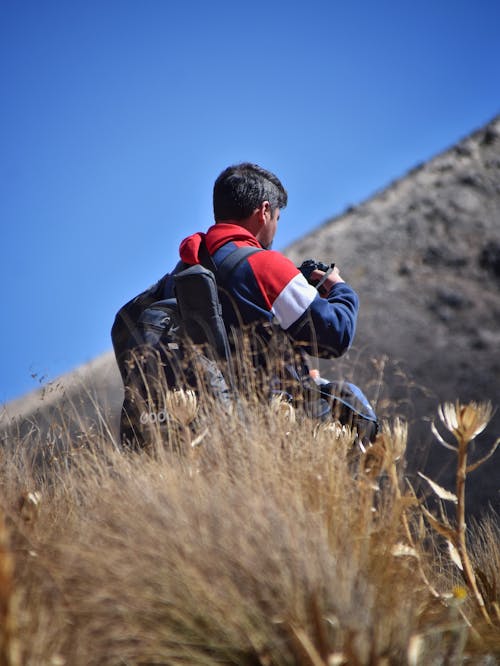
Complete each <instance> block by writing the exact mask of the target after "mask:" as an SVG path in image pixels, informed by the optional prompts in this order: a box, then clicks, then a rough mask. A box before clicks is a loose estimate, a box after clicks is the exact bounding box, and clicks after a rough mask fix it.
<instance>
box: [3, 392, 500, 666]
mask: <svg viewBox="0 0 500 666" xmlns="http://www.w3.org/2000/svg"><path fill="white" fill-rule="evenodd" d="M178 399H179V396H177V398H176V399H175V400H173V403H174V402H175V401H177V402H179V400H178ZM189 400H190V399H188V403H187V404H188V405H189V404H190V403H189ZM173 403H172V404H173ZM181 403H182V401H181ZM182 404H184V407H185V405H186V403H182ZM184 414H185V411H184ZM294 416H295V415H294V414H293V412H291V411H290V409H289V408H288V406H286V405H284V406H283V405H280V404H278V403H275V404H274V405H273V406H272V408H268V407H267V406H265V407H264V406H262V405H260V404H259V403H255V402H252V403H251V404H244V403H242V404H241V405H240V409H239V410H238V411H235V412H234V413H233V414H231V415H228V414H227V413H226V412H221V411H220V410H218V409H217V407H216V406H215V405H211V406H210V408H209V409H207V410H201V411H200V412H199V413H198V416H197V421H196V426H195V427H188V425H189V424H186V419H187V417H185V416H184V417H182V418H181V419H180V420H181V421H182V423H181V424H180V427H178V428H175V429H174V428H172V429H171V435H170V440H169V441H168V442H166V443H165V441H161V440H160V438H158V439H157V440H156V441H155V442H153V443H152V447H151V452H150V453H149V454H137V453H133V454H126V453H122V452H120V451H119V450H118V449H117V446H116V442H115V441H113V439H112V437H111V436H110V435H109V433H107V431H106V428H104V427H102V424H101V425H100V426H98V427H96V428H95V429H94V430H93V431H91V432H90V433H88V434H87V436H83V437H80V439H78V440H75V439H74V437H73V435H72V434H71V432H70V429H69V428H66V429H65V428H64V427H62V430H60V432H59V435H60V436H59V439H58V445H57V446H56V445H55V444H54V441H51V440H49V441H47V440H43V441H36V433H35V434H33V435H32V436H31V439H30V441H29V447H28V446H27V444H28V442H19V441H12V442H11V446H10V449H9V448H7V449H5V450H4V451H3V454H2V458H1V468H2V471H1V486H0V506H1V508H2V511H3V516H4V517H5V520H4V521H3V522H0V612H1V613H2V622H3V627H4V628H3V633H2V634H1V641H2V642H1V643H0V649H1V654H0V663H1V664H6V665H7V664H9V665H10V666H17V664H26V665H30V666H39V665H40V664H47V665H50V664H52V665H53V666H58V665H59V666H63V665H64V664H66V665H72V666H73V665H74V666H79V665H82V666H83V665H85V666H90V665H93V664H96V665H97V664H99V665H106V664H110V665H111V664H113V665H115V664H116V665H118V664H120V665H135V664H172V665H181V664H182V665H186V664H193V665H200V666H212V665H215V664H219V665H220V664H234V665H241V666H246V665H248V666H250V665H261V666H274V665H291V664H299V665H301V666H302V665H303V666H306V665H307V666H309V665H310V666H320V665H322V666H334V665H341V664H349V665H353V666H356V665H362V664H367V665H368V664H379V665H381V666H382V665H386V664H395V665H400V664H409V665H412V666H417V665H422V666H424V665H427V664H461V663H464V664H465V663H467V664H471V663H484V664H487V663H494V660H495V655H497V656H498V655H499V654H500V646H499V642H498V626H499V624H500V617H496V616H495V609H498V603H499V599H500V580H499V574H498V571H499V570H500V567H499V564H500V535H499V532H498V528H497V527H496V526H495V523H494V522H492V521H491V522H487V523H483V524H482V525H479V526H476V527H475V528H474V534H469V537H470V541H471V543H473V544H474V545H473V547H470V548H469V551H468V552H469V556H470V561H471V566H472V567H473V568H474V569H475V571H476V577H477V579H478V585H479V588H480V589H482V594H483V595H485V596H486V595H488V596H487V598H488V612H489V614H490V619H491V626H489V625H488V624H487V623H486V622H485V621H484V617H483V615H482V613H481V610H480V609H479V608H478V606H477V604H475V603H474V601H473V599H472V598H471V596H470V595H469V596H466V595H465V594H464V590H466V584H465V583H463V582H462V581H461V579H460V572H459V570H458V569H457V567H456V566H455V564H454V563H453V562H452V560H451V559H450V557H449V556H448V554H447V552H445V551H443V550H441V549H440V544H439V541H438V537H436V536H434V534H433V530H431V529H429V527H427V526H426V525H427V524H426V523H424V522H423V521H422V520H421V507H420V504H419V502H418V501H417V500H416V498H415V497H414V495H413V493H412V491H411V489H409V488H408V485H407V483H406V482H405V480H404V450H405V443H406V430H405V426H404V424H403V423H401V422H399V421H395V422H394V423H392V424H391V425H386V427H385V428H384V431H383V433H382V435H381V436H380V437H379V438H378V440H377V442H376V444H375V445H374V446H373V447H371V448H369V449H368V450H367V451H366V452H362V451H361V450H359V449H356V447H353V437H352V435H351V433H350V432H349V431H347V430H346V431H344V432H340V431H339V430H338V429H336V428H335V427H328V426H319V427H318V426H317V424H315V423H314V422H312V421H310V420H308V419H304V418H294ZM65 419H66V420H65V421H64V423H67V415H65ZM61 433H62V435H61ZM174 440H175V441H174ZM76 442H77V443H76ZM35 450H36V451H38V453H37V455H35V454H34V453H33V451H35ZM40 450H43V451H44V455H42V456H40V453H39V452H40ZM172 451H175V453H173V452H172ZM179 451H180V453H179ZM479 572H481V573H479ZM481 586H482V588H481ZM486 588H487V590H486ZM464 596H466V598H464ZM488 655H489V656H488ZM483 659H486V660H487V659H491V660H492V661H481V660H483Z"/></svg>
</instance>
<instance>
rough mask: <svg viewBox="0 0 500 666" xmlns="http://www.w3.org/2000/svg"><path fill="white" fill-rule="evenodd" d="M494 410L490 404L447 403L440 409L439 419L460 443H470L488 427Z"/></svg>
mask: <svg viewBox="0 0 500 666" xmlns="http://www.w3.org/2000/svg"><path fill="white" fill-rule="evenodd" d="M492 412H493V408H492V406H491V403H490V402H485V403H477V402H470V403H469V404H468V405H462V404H460V403H459V402H458V401H457V402H455V404H452V403H451V402H447V403H445V404H444V405H442V406H440V407H439V409H438V414H439V418H440V419H441V421H442V422H443V424H444V425H445V426H446V428H448V430H449V431H450V432H451V433H452V434H453V436H454V437H455V438H456V439H457V441H459V442H465V443H468V442H470V441H471V440H473V439H474V437H477V435H479V434H480V433H481V432H483V430H484V429H485V428H486V426H487V425H488V422H489V420H490V419H491V415H492Z"/></svg>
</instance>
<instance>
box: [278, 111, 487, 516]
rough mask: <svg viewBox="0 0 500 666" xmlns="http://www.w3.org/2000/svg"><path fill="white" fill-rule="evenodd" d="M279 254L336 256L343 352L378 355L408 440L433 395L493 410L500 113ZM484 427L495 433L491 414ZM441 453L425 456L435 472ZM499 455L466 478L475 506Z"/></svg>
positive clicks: (431, 409) (420, 430)
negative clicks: (351, 296) (347, 327)
mask: <svg viewBox="0 0 500 666" xmlns="http://www.w3.org/2000/svg"><path fill="white" fill-rule="evenodd" d="M285 254H287V255H288V256H289V257H290V258H292V259H293V260H294V261H296V262H300V261H302V260H303V259H304V258H306V257H314V258H317V259H321V260H323V261H326V262H328V261H336V262H337V263H338V265H339V268H340V269H341V272H342V274H343V276H344V278H345V279H346V280H347V281H348V282H350V283H351V284H352V285H353V287H354V288H355V289H356V290H357V291H358V293H359V295H360V299H361V313H360V319H359V326H358V332H357V337H356V343H355V349H356V350H357V351H358V352H359V353H360V354H361V355H362V358H363V360H364V361H366V360H367V359H369V358H371V357H373V358H375V359H382V358H383V357H384V355H387V356H388V358H389V359H390V363H388V364H386V366H385V369H386V373H387V374H386V376H385V377H384V389H385V391H386V394H387V395H388V397H389V398H390V399H391V400H392V402H397V401H398V400H399V399H401V398H402V397H403V396H402V394H401V392H402V391H403V390H405V389H406V390H407V391H408V392H410V393H411V401H412V409H413V417H414V420H415V421H416V422H417V424H420V426H418V425H417V427H416V428H414V430H415V433H416V434H415V436H414V440H416V439H418V440H419V442H418V443H420V444H421V443H422V442H423V441H424V440H425V439H426V438H427V439H429V435H428V433H429V428H428V425H426V427H423V426H422V422H423V419H425V418H426V417H428V416H430V415H434V414H435V411H436V407H437V405H438V404H439V403H440V402H443V401H445V400H451V401H454V400H455V399H457V398H459V399H460V400H462V401H470V400H476V401H484V400H491V401H492V402H493V404H494V405H495V406H497V407H500V116H499V117H496V118H495V119H493V120H492V121H491V122H490V123H489V124H488V125H487V126H486V127H483V128H482V129H480V130H478V131H476V132H474V133H473V134H472V135H471V136H469V137H467V138H466V139H464V140H463V141H461V142H460V143H459V144H458V145H456V146H454V147H452V148H451V149H450V150H447V151H445V152H443V153H442V154H440V155H438V156H436V157H435V158H434V159H432V160H430V161H429V162H428V163H426V164H424V165H422V166H419V167H418V168H416V169H413V170H412V171H410V172H409V173H408V174H407V175H406V176H404V177H403V178H401V179H400V180H398V181H396V182H394V183H392V184H391V185H390V186H389V187H387V188H386V189H384V190H383V191H381V192H379V193H378V194H376V195H375V196H374V197H372V198H371V199H369V200H368V201H365V202H364V203H362V204H361V205H359V206H356V207H354V208H351V209H349V210H348V211H346V212H345V213H344V214H343V215H341V216H340V217H337V218H335V219H332V220H330V221H328V222H326V223H325V224H324V225H322V226H321V227H319V228H318V229H316V230H315V231H313V232H312V233H311V234H308V236H306V237H304V238H303V239H301V240H299V241H298V242H296V243H294V244H293V245H291V246H290V247H288V248H287V249H286V250H285ZM352 356H353V355H352V354H351V357H352ZM356 363H357V364H358V365H362V366H363V365H366V363H361V364H359V360H357V361H356ZM378 367H379V368H380V363H379V364H378ZM372 375H373V373H372ZM361 380H364V381H368V382H369V381H370V374H369V373H367V372H366V371H365V374H364V375H363V374H362V375H361ZM487 432H488V433H489V435H488V436H487V437H486V439H487V441H491V439H493V438H494V437H495V436H498V435H499V434H500V410H499V411H497V413H496V415H495V417H494V419H493V421H492V422H491V425H490V427H489V428H488V431H487ZM414 446H417V443H416V442H414ZM444 453H445V454H446V455H444V454H442V455H439V456H438V457H437V458H436V455H435V453H434V451H432V452H431V463H430V465H431V466H432V467H433V468H434V471H436V472H440V471H441V469H440V468H441V464H444V462H445V460H444V459H445V457H446V458H448V457H449V455H451V456H452V454H447V453H446V452H444ZM499 462H500V453H497V454H496V456H495V457H494V459H493V460H492V461H491V462H490V463H489V464H488V465H487V466H485V467H484V468H483V470H482V472H476V473H475V474H476V475H480V477H481V478H480V480H479V481H475V480H474V479H471V483H472V484H473V485H474V488H473V490H474V492H475V497H474V502H475V503H476V504H477V505H478V506H481V507H482V506H485V504H486V503H487V501H492V502H493V503H494V505H495V506H496V507H497V508H500V504H499V487H500V474H499V473H498V471H497V470H498V464H499ZM448 477H449V475H448Z"/></svg>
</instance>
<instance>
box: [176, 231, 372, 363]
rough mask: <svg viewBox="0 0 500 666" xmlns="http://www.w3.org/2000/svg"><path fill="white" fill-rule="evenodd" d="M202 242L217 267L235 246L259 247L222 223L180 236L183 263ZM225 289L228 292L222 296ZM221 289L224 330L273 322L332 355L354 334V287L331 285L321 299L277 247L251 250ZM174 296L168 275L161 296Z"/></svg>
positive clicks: (311, 348)
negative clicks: (186, 236) (251, 252)
mask: <svg viewBox="0 0 500 666" xmlns="http://www.w3.org/2000/svg"><path fill="white" fill-rule="evenodd" d="M202 242H204V243H205V245H206V248H207V249H208V252H209V253H210V255H211V257H212V259H213V261H214V263H215V265H216V266H218V265H219V264H220V263H221V262H222V260H223V259H224V258H225V257H226V256H227V255H228V254H229V253H231V252H232V251H233V250H234V249H236V248H237V247H242V246H251V247H257V248H261V247H262V246H261V245H260V243H259V242H258V240H257V239H256V238H255V236H254V235H253V234H252V233H250V232H249V231H247V230H246V229H244V228H243V227H240V226H239V225H236V224H227V223H224V222H220V223H218V224H215V225H213V226H212V227H210V229H208V231H207V232H206V234H204V233H196V234H193V235H192V236H189V237H188V238H185V239H184V240H183V241H182V243H181V245H180V251H179V253H180V258H181V261H182V262H183V263H184V264H199V263H201V260H200V246H201V244H202ZM178 266H179V267H182V264H181V265H178ZM176 270H178V269H176ZM175 272H176V271H174V273H175ZM224 291H226V292H227V294H228V296H226V297H224ZM224 291H223V292H222V295H221V305H222V312H223V317H224V322H225V324H226V328H227V330H228V331H229V329H230V328H231V327H232V326H240V325H241V324H244V325H247V324H248V325H251V324H258V323H262V322H266V321H277V322H278V324H279V325H280V327H281V328H282V329H283V330H284V331H286V332H287V334H288V335H289V336H290V337H291V339H292V340H293V341H295V342H297V343H300V344H301V345H302V346H303V348H304V349H305V351H307V352H308V353H309V354H312V355H314V356H322V357H330V358H331V357H336V356H340V355H341V354H343V353H344V352H345V351H347V349H348V348H349V347H350V346H351V344H352V341H353V339H354V333H355V330H356V319H357V313H358V307H359V304H358V297H357V294H356V292H355V291H354V290H353V289H352V287H350V286H349V285H348V284H346V283H338V284H335V285H333V286H332V288H331V290H330V292H329V294H328V296H327V297H326V298H322V297H321V296H320V295H319V293H318V292H317V290H316V288H315V287H313V286H312V285H310V284H309V283H308V282H307V280H306V279H305V277H304V276H303V275H302V273H301V272H300V271H299V269H298V268H297V267H296V266H295V265H294V264H293V262H292V261H290V260H289V259H287V258H286V257H285V256H284V255H282V254H280V253H279V252H277V251H274V250H264V251H262V252H256V253H254V254H252V255H250V256H249V257H248V258H247V259H246V260H245V261H243V262H241V263H240V264H239V265H238V266H237V267H236V268H235V269H234V271H233V273H232V274H231V276H230V278H229V280H228V282H227V284H225V285H224ZM172 295H173V280H172V279H167V280H166V282H165V294H164V297H165V298H168V297H171V296H172ZM235 308H236V309H237V312H236V311H235Z"/></svg>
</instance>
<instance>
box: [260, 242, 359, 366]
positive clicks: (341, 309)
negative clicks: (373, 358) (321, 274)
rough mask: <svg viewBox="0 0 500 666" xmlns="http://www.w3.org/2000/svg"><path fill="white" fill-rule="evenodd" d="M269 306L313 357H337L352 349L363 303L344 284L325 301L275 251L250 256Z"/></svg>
mask: <svg viewBox="0 0 500 666" xmlns="http://www.w3.org/2000/svg"><path fill="white" fill-rule="evenodd" d="M249 263H250V264H251V265H252V264H253V269H254V274H255V276H256V279H257V282H258V284H259V288H260V290H261V292H262V294H263V295H264V297H265V300H266V307H267V308H268V309H269V310H270V312H271V313H272V314H273V315H274V317H275V318H276V319H277V321H278V323H279V325H280V326H281V327H282V328H283V329H284V330H285V331H286V332H287V333H288V334H289V335H290V337H291V338H292V339H293V340H294V341H295V342H297V343H299V344H302V345H304V349H305V351H307V352H308V353H309V354H311V355H313V356H321V357H324V358H332V357H337V356H340V355H341V354H343V353H344V352H346V351H347V350H348V349H349V347H350V346H351V344H352V342H353V339H354V334H355V331H356V320H357V315H358V307H359V301H358V296H357V294H356V292H355V291H354V289H353V288H352V287H351V286H349V285H348V284H346V283H345V282H341V283H338V284H335V285H333V287H332V288H331V290H330V293H329V294H328V297H327V298H322V297H321V296H320V295H319V294H318V292H317V290H316V288H315V287H313V286H312V285H310V284H309V283H308V282H307V280H306V279H305V277H304V276H303V275H302V273H301V272H300V271H299V270H298V269H297V267H296V266H295V265H294V264H293V263H292V262H291V261H290V260H289V259H287V258H286V257H284V256H283V255H281V254H279V253H278V252H275V251H272V250H270V251H268V252H262V253H257V254H255V255H253V256H252V257H250V259H249Z"/></svg>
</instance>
